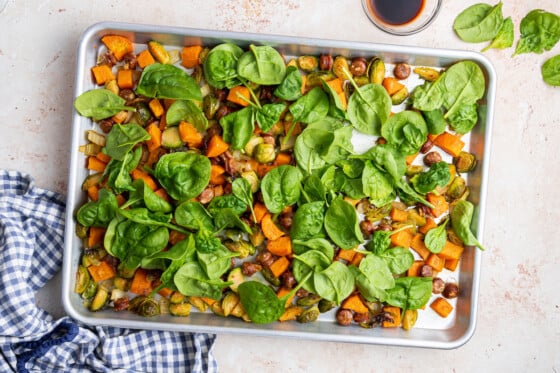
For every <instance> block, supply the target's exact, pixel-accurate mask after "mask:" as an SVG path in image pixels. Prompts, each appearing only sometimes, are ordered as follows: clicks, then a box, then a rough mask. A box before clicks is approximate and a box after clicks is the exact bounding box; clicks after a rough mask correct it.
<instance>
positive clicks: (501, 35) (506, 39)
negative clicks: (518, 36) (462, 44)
mask: <svg viewBox="0 0 560 373" xmlns="http://www.w3.org/2000/svg"><path fill="white" fill-rule="evenodd" d="M513 28H514V27H513V21H512V19H511V17H507V18H506V19H504V23H502V27H500V31H498V33H497V34H496V37H494V39H493V40H492V42H491V43H490V44H488V45H487V46H486V47H485V48H484V49H482V52H486V51H487V50H488V49H492V48H495V49H505V48H509V47H511V46H512V45H513V39H514V32H513Z"/></svg>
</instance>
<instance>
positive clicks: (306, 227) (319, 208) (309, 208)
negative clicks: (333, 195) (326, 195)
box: [290, 201, 325, 240]
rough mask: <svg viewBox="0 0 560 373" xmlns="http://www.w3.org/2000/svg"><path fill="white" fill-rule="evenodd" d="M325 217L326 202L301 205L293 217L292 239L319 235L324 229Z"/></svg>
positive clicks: (304, 238)
mask: <svg viewBox="0 0 560 373" xmlns="http://www.w3.org/2000/svg"><path fill="white" fill-rule="evenodd" d="M324 219H325V203H324V202H322V201H317V202H309V203H306V204H303V205H301V206H299V207H298V209H297V210H296V213H295V214H294V217H293V221H292V227H291V229H290V237H291V238H292V240H298V239H299V240H308V239H310V238H313V237H317V236H318V235H320V234H321V233H322V231H323V221H324Z"/></svg>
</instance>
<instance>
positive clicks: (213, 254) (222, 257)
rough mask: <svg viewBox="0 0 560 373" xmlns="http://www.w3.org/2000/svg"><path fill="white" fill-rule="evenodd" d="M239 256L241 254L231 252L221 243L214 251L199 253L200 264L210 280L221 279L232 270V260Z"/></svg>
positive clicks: (197, 254)
mask: <svg viewBox="0 0 560 373" xmlns="http://www.w3.org/2000/svg"><path fill="white" fill-rule="evenodd" d="M236 256H239V253H234V252H231V251H229V250H228V249H227V248H226V247H225V246H224V245H222V243H221V242H220V241H217V244H216V246H215V247H214V249H213V250H212V251H208V250H206V251H204V252H202V251H197V253H196V257H197V258H198V263H199V264H200V266H201V267H202V269H203V270H204V272H205V273H206V275H207V276H208V278H209V279H219V278H220V276H222V275H223V274H224V273H226V272H227V271H228V270H229V269H230V268H231V258H234V257H236Z"/></svg>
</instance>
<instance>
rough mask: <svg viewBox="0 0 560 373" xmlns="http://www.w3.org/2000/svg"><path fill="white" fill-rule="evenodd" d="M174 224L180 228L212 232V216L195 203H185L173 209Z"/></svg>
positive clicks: (198, 203)
mask: <svg viewBox="0 0 560 373" xmlns="http://www.w3.org/2000/svg"><path fill="white" fill-rule="evenodd" d="M175 222H176V223H177V224H179V225H180V226H182V227H186V228H189V229H195V230H208V231H213V230H214V222H213V220H212V216H210V214H209V213H208V211H206V209H205V208H204V206H202V204H201V203H200V202H197V201H186V202H183V203H181V204H180V205H179V206H177V208H176V209H175Z"/></svg>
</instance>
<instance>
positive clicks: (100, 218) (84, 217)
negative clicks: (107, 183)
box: [76, 188, 119, 227]
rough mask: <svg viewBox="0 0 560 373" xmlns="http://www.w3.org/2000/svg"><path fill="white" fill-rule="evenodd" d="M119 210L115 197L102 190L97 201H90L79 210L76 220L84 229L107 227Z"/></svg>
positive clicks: (106, 190) (104, 189) (109, 192)
mask: <svg viewBox="0 0 560 373" xmlns="http://www.w3.org/2000/svg"><path fill="white" fill-rule="evenodd" d="M118 208H119V205H118V204H117V198H116V197H115V195H114V194H113V193H111V191H110V190H108V189H106V188H102V189H100V190H99V198H98V200H97V201H89V202H87V203H86V204H84V205H82V206H81V207H80V208H79V209H78V212H77V214H76V219H77V220H78V223H80V224H81V225H83V226H84V227H92V226H96V227H106V226H107V225H108V224H109V223H110V222H111V220H113V218H114V217H115V213H116V211H117V209H118Z"/></svg>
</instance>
